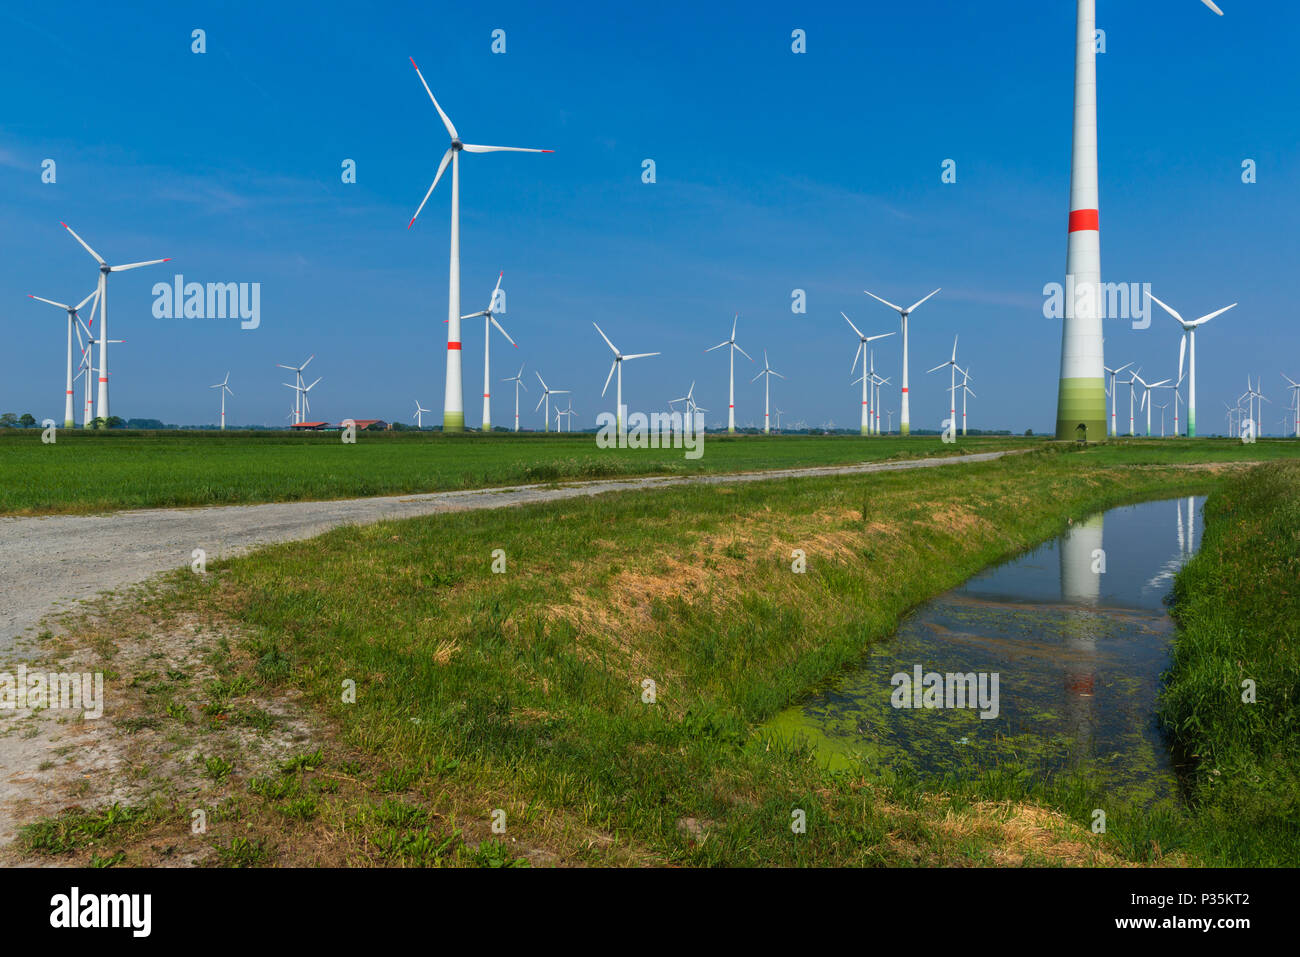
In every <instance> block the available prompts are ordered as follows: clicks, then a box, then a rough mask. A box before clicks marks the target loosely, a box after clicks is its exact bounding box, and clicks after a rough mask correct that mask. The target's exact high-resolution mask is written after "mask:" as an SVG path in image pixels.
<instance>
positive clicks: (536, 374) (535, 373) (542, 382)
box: [520, 369, 551, 392]
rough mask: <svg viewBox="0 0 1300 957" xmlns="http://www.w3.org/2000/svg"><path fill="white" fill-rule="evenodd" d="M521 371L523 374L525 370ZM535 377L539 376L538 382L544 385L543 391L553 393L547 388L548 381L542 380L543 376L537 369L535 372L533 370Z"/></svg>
mask: <svg viewBox="0 0 1300 957" xmlns="http://www.w3.org/2000/svg"><path fill="white" fill-rule="evenodd" d="M520 371H521V372H522V371H523V370H522V369H521V370H520ZM533 375H535V376H537V381H538V382H540V383H541V384H542V388H543V389H545V390H546V391H547V392H550V391H551V390H550V389H547V388H546V380H545V379H543V378H542V374H541V373H540V372H538V371H537V370H536V369H534V370H533Z"/></svg>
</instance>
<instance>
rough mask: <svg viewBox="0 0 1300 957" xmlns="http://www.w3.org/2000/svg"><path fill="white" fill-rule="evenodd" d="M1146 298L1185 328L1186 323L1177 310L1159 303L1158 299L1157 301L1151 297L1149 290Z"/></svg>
mask: <svg viewBox="0 0 1300 957" xmlns="http://www.w3.org/2000/svg"><path fill="white" fill-rule="evenodd" d="M1147 298H1148V299H1150V300H1151V301H1152V302H1154V303H1155V304H1156V305H1157V306H1159V307H1160V308H1161V309H1163V310H1164V311H1165V312H1167V313H1169V315H1171V316H1173V317H1174V318H1175V319H1177V320H1178V321H1179V322H1180V323H1181V324H1182V325H1184V326H1186V324H1187V323H1186V321H1185V320H1184V319H1183V317H1182V316H1180V315H1179V314H1178V312H1177V310H1175V309H1173V308H1171V307H1170V306H1167V305H1165V304H1164V303H1163V302H1161V301H1160V300H1159V299H1157V298H1156V297H1155V296H1154V295H1152V293H1151V291H1150V290H1147Z"/></svg>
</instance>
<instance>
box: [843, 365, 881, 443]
mask: <svg viewBox="0 0 1300 957" xmlns="http://www.w3.org/2000/svg"><path fill="white" fill-rule="evenodd" d="M867 356H868V359H869V362H870V366H869V367H864V368H866V374H867V380H868V381H869V382H870V383H871V391H870V392H868V393H867V395H868V396H869V398H870V400H871V402H870V407H869V408H868V410H867V415H868V419H869V421H868V423H867V424H868V431H869V432H870V433H874V434H876V435H879V434H880V387H881V386H882V385H885V384H886V383H887V382H889V380H888V379H882V378H881V377H880V376H879V375H877V374H876V351H875V350H874V349H868V350H867ZM850 371H852V370H850ZM853 381H854V382H855V383H856V382H857V381H858V380H857V379H854V380H853Z"/></svg>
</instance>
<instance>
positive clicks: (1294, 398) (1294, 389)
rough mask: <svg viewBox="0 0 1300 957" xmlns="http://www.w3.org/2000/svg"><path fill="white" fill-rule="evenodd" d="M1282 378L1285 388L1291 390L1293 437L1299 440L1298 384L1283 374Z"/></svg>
mask: <svg viewBox="0 0 1300 957" xmlns="http://www.w3.org/2000/svg"><path fill="white" fill-rule="evenodd" d="M1282 378H1283V379H1286V381H1287V388H1288V389H1290V390H1291V406H1292V408H1294V409H1295V437H1296V438H1297V439H1300V382H1296V381H1295V380H1293V379H1292V378H1291V377H1290V376H1289V375H1287V374H1286V373H1285V372H1283V373H1282Z"/></svg>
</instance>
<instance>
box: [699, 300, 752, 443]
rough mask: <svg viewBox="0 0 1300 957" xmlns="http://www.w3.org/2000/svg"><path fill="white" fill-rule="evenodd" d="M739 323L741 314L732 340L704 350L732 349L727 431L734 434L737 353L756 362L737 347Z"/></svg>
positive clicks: (738, 314) (736, 318)
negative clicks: (726, 347) (724, 347)
mask: <svg viewBox="0 0 1300 957" xmlns="http://www.w3.org/2000/svg"><path fill="white" fill-rule="evenodd" d="M739 321H740V313H736V316H735V318H734V319H732V320H731V338H730V339H724V340H723V341H722V342H719V343H718V344H717V345H716V346H709V348H707V349H705V350H704V351H705V352H712V351H713V350H714V349H721V348H722V347H723V346H730V347H731V348H729V349H728V350H727V357H728V358H729V360H730V370H731V371H730V372H729V373H728V376H727V431H728V432H730V433H732V434H734V433H735V431H736V352H737V351H739V352H740V354H741V355H742V356H744V357H745V358H746V359H749V361H750V362H753V361H754V360H753V359H752V358H751V357H750V355H749V353H748V352H746V351H745V350H744V349H741V348H740V346H738V345H736V323H738V322H739Z"/></svg>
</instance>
